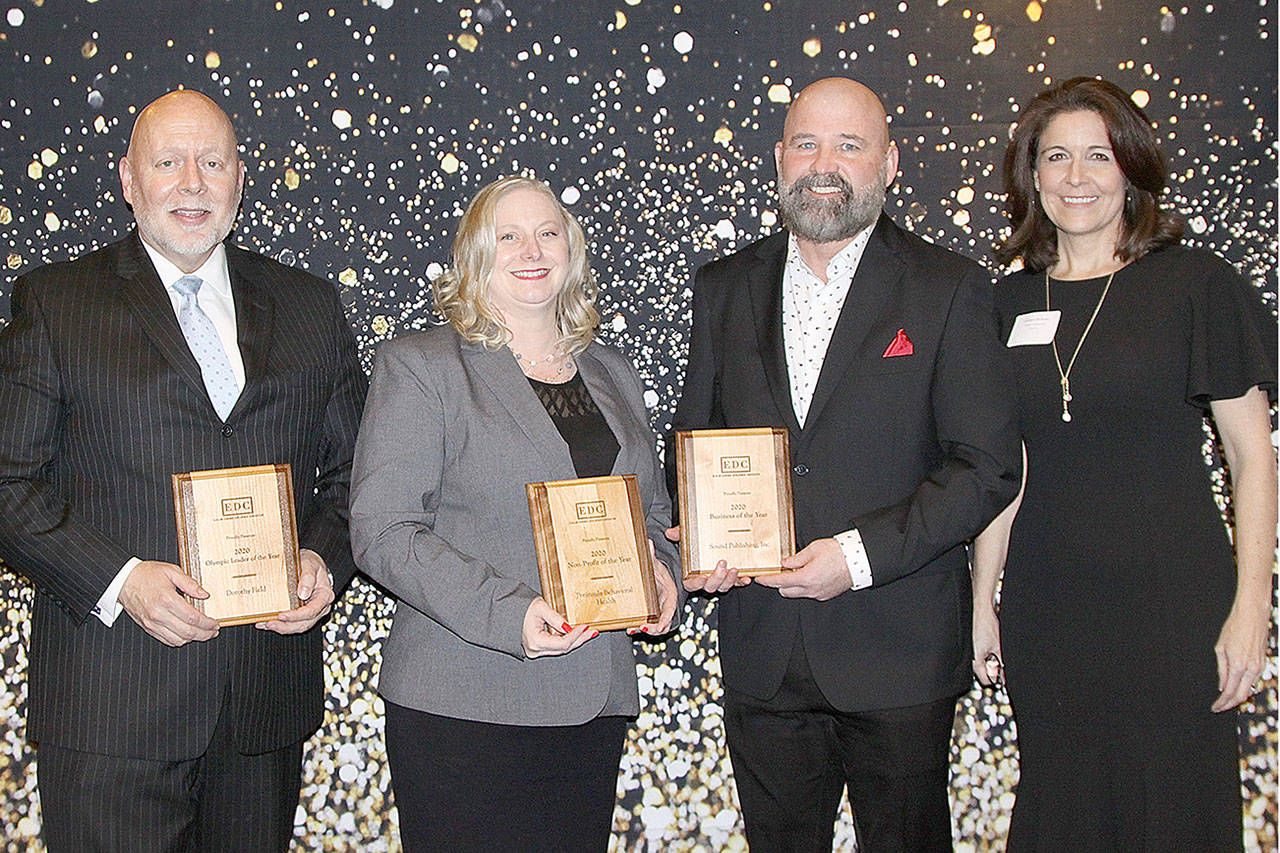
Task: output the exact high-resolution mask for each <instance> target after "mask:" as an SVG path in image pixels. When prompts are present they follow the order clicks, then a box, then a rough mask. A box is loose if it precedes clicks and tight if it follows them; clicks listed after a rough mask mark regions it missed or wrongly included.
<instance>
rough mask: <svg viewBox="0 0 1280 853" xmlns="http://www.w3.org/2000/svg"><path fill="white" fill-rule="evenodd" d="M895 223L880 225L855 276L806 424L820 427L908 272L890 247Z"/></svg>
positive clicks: (883, 220)
mask: <svg viewBox="0 0 1280 853" xmlns="http://www.w3.org/2000/svg"><path fill="white" fill-rule="evenodd" d="M894 227H896V226H894V225H893V223H892V222H891V221H890V220H889V218H888V217H887V216H885V215H884V214H881V215H880V220H879V221H878V222H877V223H876V227H875V230H874V231H873V232H872V233H871V239H870V240H869V241H868V242H867V248H866V249H865V250H864V251H863V253H862V260H861V261H859V262H858V271H857V272H856V273H854V276H853V282H852V283H851V284H850V285H849V295H848V296H846V297H845V300H844V307H843V308H842V309H841V310H840V319H838V320H837V321H836V327H835V329H834V330H833V331H832V333H831V343H830V344H828V345H827V352H826V355H825V356H823V359H822V371H821V372H820V373H819V374H818V384H817V385H816V386H815V387H814V389H813V399H812V401H810V403H809V413H808V415H806V417H805V423H806V424H814V423H817V421H818V418H819V417H820V416H821V415H822V410H823V408H824V407H825V406H826V405H827V403H828V402H829V401H830V400H831V396H832V394H833V393H834V392H835V389H836V387H837V386H838V385H839V384H840V380H841V379H842V378H843V377H844V375H845V373H846V372H847V371H848V369H849V363H850V362H851V361H852V360H853V357H854V354H855V353H857V352H858V351H859V350H860V348H861V345H862V342H863V341H864V340H866V337H867V334H868V333H869V332H870V331H871V327H872V326H873V325H875V323H876V321H877V320H879V319H880V317H881V316H882V315H883V313H884V310H885V307H886V305H888V303H889V300H890V297H891V295H892V294H893V292H894V291H895V290H896V289H897V286H898V280H899V279H901V278H902V275H903V273H904V271H905V269H906V267H905V266H904V264H903V263H902V261H901V260H900V259H899V258H898V256H897V255H896V254H895V253H894V252H893V250H892V249H891V248H890V247H889V244H888V236H889V234H890V230H891V229H893V228H894Z"/></svg>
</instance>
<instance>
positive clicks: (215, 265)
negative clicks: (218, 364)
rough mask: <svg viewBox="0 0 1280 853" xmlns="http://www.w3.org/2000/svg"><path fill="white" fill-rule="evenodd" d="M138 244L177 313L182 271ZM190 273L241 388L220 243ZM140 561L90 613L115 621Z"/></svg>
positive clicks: (127, 567)
mask: <svg viewBox="0 0 1280 853" xmlns="http://www.w3.org/2000/svg"><path fill="white" fill-rule="evenodd" d="M142 247H143V248H144V249H146V250H147V256H148V257H150V258H151V264H152V266H154V267H155V269H156V274H157V275H159V276H160V282H161V283H162V284H163V285H164V289H165V292H166V293H168V295H169V302H170V303H171V304H172V306H173V315H174V316H175V317H177V316H178V310H179V309H180V308H181V307H182V300H183V296H182V294H181V293H179V292H178V291H177V290H175V289H174V286H173V285H174V283H175V282H177V280H178V279H180V278H182V276H184V275H186V273H184V272H183V271H182V270H180V269H178V268H177V267H176V266H174V264H173V263H172V262H171V261H170V260H169V259H168V258H166V257H165V256H164V255H162V254H160V253H159V252H158V251H156V250H155V249H153V248H152V247H151V246H150V245H148V244H147V242H146V241H145V240H144V241H142ZM192 275H197V276H199V277H200V278H201V279H203V281H204V284H202V285H200V290H199V291H198V292H197V293H196V303H197V304H198V305H199V306H200V310H202V311H204V313H205V314H207V315H208V316H209V319H210V320H211V321H213V327H214V329H216V330H217V332H218V339H219V340H220V341H222V348H223V349H224V350H225V351H226V353H227V360H228V361H230V362H231V372H232V373H233V374H234V375H235V377H236V386H237V387H238V388H239V389H240V390H241V391H243V390H244V359H243V358H242V357H241V355H240V346H239V344H237V343H236V305H235V301H234V300H233V299H232V296H231V274H230V272H229V271H228V270H227V250H226V247H224V246H223V245H222V244H221V243H219V244H218V245H217V246H215V247H214V248H213V253H212V254H210V255H209V258H208V260H206V261H205V262H204V263H203V264H202V265H201V266H200V268H199V269H198V270H196V271H195V272H194V273H192ZM141 562H142V560H141V559H139V558H138V557H132V558H130V560H129V561H128V562H127V563H125V564H124V565H123V566H122V567H121V568H120V571H119V572H117V573H116V576H115V578H114V579H113V580H112V581H111V585H110V586H108V587H107V589H106V592H104V593H102V597H101V598H99V599H98V606H97V607H95V608H94V609H93V615H94V616H97V617H98V619H100V620H101V621H102V624H104V625H106V626H107V627H111V626H112V625H113V624H115V621H116V619H117V618H118V617H119V616H120V613H121V611H123V610H124V608H123V607H121V606H120V590H121V589H122V588H123V587H124V582H125V579H127V578H128V577H129V573H130V572H131V571H133V567H134V566H136V565H138V563H141Z"/></svg>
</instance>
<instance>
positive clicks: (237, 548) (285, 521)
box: [173, 464, 300, 625]
mask: <svg viewBox="0 0 1280 853" xmlns="http://www.w3.org/2000/svg"><path fill="white" fill-rule="evenodd" d="M173 508H174V514H175V515H176V517H177V521H178V554H179V559H180V560H181V563H182V570H183V571H185V572H186V573H187V574H189V575H191V577H193V578H195V579H196V581H197V582H198V583H199V584H200V586H202V587H204V589H205V590H206V591H207V592H208V593H209V597H208V598H206V599H204V600H203V601H202V600H199V599H191V603H192V604H193V605H195V607H196V609H197V610H199V611H201V612H202V613H204V614H205V615H206V616H209V617H210V618H212V619H215V620H217V622H218V624H219V625H244V624H247V623H250V622H261V621H264V620H266V619H271V618H272V617H274V616H276V615H278V614H279V613H281V612H283V611H285V610H292V609H293V608H295V607H298V606H299V605H300V602H299V600H298V562H299V557H298V526H297V519H296V518H295V517H294V508H293V474H292V471H291V470H290V468H289V466H288V465H287V464H284V465H257V466H253V467H249V468H220V469H217V470H214V471H192V472H190V473H187V474H174V475H173Z"/></svg>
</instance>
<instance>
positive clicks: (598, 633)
mask: <svg viewBox="0 0 1280 853" xmlns="http://www.w3.org/2000/svg"><path fill="white" fill-rule="evenodd" d="M599 636H600V632H599V631H592V632H591V639H593V640H594V639H595V638H596V637H599Z"/></svg>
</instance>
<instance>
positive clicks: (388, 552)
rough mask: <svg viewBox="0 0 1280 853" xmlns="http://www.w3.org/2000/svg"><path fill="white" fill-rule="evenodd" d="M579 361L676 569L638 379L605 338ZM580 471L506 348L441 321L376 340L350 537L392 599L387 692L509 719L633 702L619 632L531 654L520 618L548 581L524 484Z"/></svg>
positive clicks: (586, 716) (617, 466) (469, 714)
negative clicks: (472, 338)
mask: <svg viewBox="0 0 1280 853" xmlns="http://www.w3.org/2000/svg"><path fill="white" fill-rule="evenodd" d="M577 361H578V369H579V371H580V372H581V374H582V380H583V382H584V383H585V384H586V386H587V389H588V390H589V391H590V392H591V397H592V399H593V400H595V403H596V405H597V406H598V407H599V409H600V412H601V414H603V415H604V418H605V421H606V422H607V423H608V424H609V428H610V429H611V430H612V431H613V434H614V437H616V438H617V440H618V445H619V450H618V456H617V459H616V460H615V462H614V466H613V473H614V474H635V475H636V482H637V485H638V487H639V489H640V499H641V503H642V505H643V506H644V510H645V520H646V522H647V526H648V531H649V538H650V539H652V540H653V542H654V544H655V546H656V550H657V554H658V558H659V559H660V560H662V562H664V563H665V564H666V565H667V566H669V567H671V569H672V570H675V569H676V567H677V566H678V562H677V555H676V553H675V550H674V549H673V548H672V546H671V543H669V542H667V540H666V539H665V538H664V537H663V535H662V533H663V530H664V529H665V528H666V527H667V526H668V525H669V524H670V518H671V509H670V502H669V501H668V498H667V495H666V490H665V489H664V488H663V486H662V473H661V468H660V466H659V463H658V458H657V454H656V453H655V452H654V437H653V432H652V430H651V429H650V428H649V422H648V418H647V416H646V414H645V409H644V402H643V393H644V391H643V387H642V385H641V383H640V377H639V376H638V375H637V373H636V370H635V368H634V367H633V366H632V365H631V363H630V362H629V361H627V359H626V358H625V357H624V356H622V355H621V354H620V353H618V352H617V351H615V350H612V349H609V348H608V347H603V346H600V345H599V344H592V345H591V346H589V347H588V348H587V349H586V351H584V352H582V353H581V354H579V355H578V356H577ZM575 476H576V474H575V471H574V467H573V460H572V458H571V457H570V455H569V446H568V445H567V444H566V443H565V441H564V439H562V438H561V437H560V433H559V431H558V430H557V429H556V425H555V423H554V422H553V421H552V420H551V418H550V417H549V416H548V415H547V412H546V409H544V408H543V406H542V403H540V402H539V401H538V397H537V395H536V394H534V392H533V389H532V388H530V387H529V381H528V379H526V378H525V376H524V374H523V373H522V372H521V371H520V367H519V365H517V364H516V361H515V359H514V358H512V357H511V354H510V353H509V352H507V351H506V350H498V351H496V352H494V351H490V350H487V349H485V348H484V347H483V346H481V345H479V344H469V343H466V342H465V341H463V340H462V339H461V338H460V337H459V336H458V334H457V333H456V332H454V331H453V329H452V328H450V327H447V326H445V327H439V328H434V329H431V330H429V331H425V332H421V333H418V334H413V335H405V336H404V337H401V338H397V339H396V340H394V341H389V342H388V343H385V344H383V345H382V346H381V347H379V349H378V358H377V361H376V362H375V365H374V370H373V383H372V387H371V389H370V391H369V409H368V414H367V416H366V418H365V422H364V423H363V424H362V425H361V428H360V441H359V444H358V446H357V449H356V463H355V472H354V474H353V476H352V488H351V539H352V543H353V545H354V546H355V552H356V558H357V560H358V561H359V564H360V568H361V570H363V571H364V572H365V573H366V574H368V575H369V576H370V577H372V578H374V579H375V580H377V581H379V582H380V583H382V584H384V585H385V586H386V587H387V589H388V590H390V591H391V592H392V593H393V594H394V595H395V596H396V598H397V599H398V603H397V605H396V615H395V621H394V622H393V624H392V627H391V635H390V636H389V637H388V638H387V641H386V644H385V645H384V646H383V649H382V672H381V675H380V676H379V683H378V689H379V692H381V693H382V695H383V696H385V697H387V698H388V699H390V700H391V701H393V702H395V703H397V704H399V705H404V706H406V707H409V708H416V709H418V710H421V711H428V712H430V713H433V714H440V715H443V716H446V717H454V718H456V719H464V720H478V721H480V722H487V723H502V724H507V725H527V726H554V725H573V724H578V723H583V722H586V721H588V720H590V719H592V718H594V717H596V716H597V715H599V714H600V713H601V711H602V710H605V709H608V711H609V712H610V713H626V714H635V713H637V712H638V711H639V708H640V705H639V699H638V696H637V691H636V671H635V652H634V651H633V649H632V642H631V638H630V637H628V636H627V635H626V633H625V632H622V631H608V632H605V633H602V634H601V635H600V636H599V637H597V638H596V639H594V640H591V641H589V642H587V643H586V644H584V645H583V646H581V647H579V648H578V649H575V650H574V651H573V652H570V653H569V654H567V655H562V656H558V657H544V658H537V659H534V660H529V659H528V658H526V657H525V656H524V651H523V647H522V644H521V625H522V624H523V621H524V615H525V612H526V611H527V610H528V609H529V604H530V603H531V602H532V601H533V600H534V598H536V597H537V595H538V594H539V592H538V591H539V589H540V588H541V585H540V584H539V581H538V563H537V555H536V553H535V551H534V544H533V530H532V526H531V524H530V521H529V505H528V502H527V498H526V496H525V484H526V483H533V482H540V481H544V480H567V479H572V478H573V477H575ZM655 569H656V570H658V571H661V569H659V568H658V567H655ZM678 588H679V581H678V579H677V589H678ZM606 703H607V704H606Z"/></svg>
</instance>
